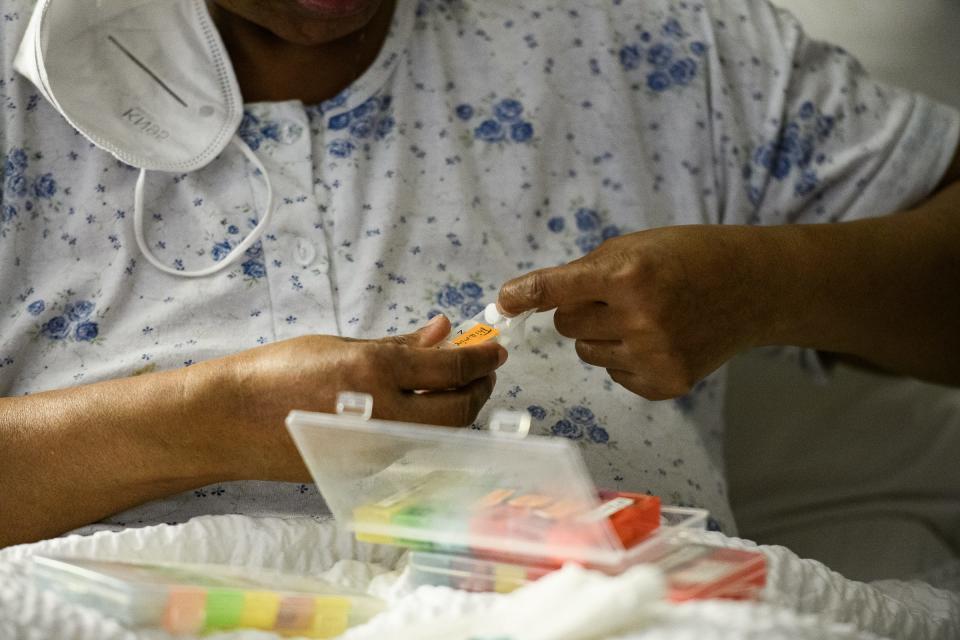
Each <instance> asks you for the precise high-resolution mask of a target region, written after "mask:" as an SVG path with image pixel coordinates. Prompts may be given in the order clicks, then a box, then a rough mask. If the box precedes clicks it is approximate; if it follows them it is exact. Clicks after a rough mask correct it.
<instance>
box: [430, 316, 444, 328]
mask: <svg viewBox="0 0 960 640" xmlns="http://www.w3.org/2000/svg"><path fill="white" fill-rule="evenodd" d="M443 318H444V315H443V314H442V313H438V314H437V315H435V316H433V317H432V318H430V322H428V323H427V326H428V327H429V326H431V325H435V324H437V323H438V322H440V320H442V319H443Z"/></svg>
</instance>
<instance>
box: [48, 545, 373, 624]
mask: <svg viewBox="0 0 960 640" xmlns="http://www.w3.org/2000/svg"><path fill="white" fill-rule="evenodd" d="M32 576H33V580H34V582H35V583H36V584H38V586H40V587H41V588H45V589H51V590H53V591H56V592H57V593H59V594H60V595H61V596H62V597H63V598H65V599H67V600H70V601H72V602H75V603H77V604H80V605H83V606H87V607H92V608H95V609H98V610H100V611H101V612H103V613H104V614H106V615H109V616H111V617H113V618H116V619H117V620H118V621H119V622H121V623H123V624H125V625H127V626H131V627H155V628H160V629H163V630H165V631H167V632H169V633H173V634H196V633H208V632H212V631H225V630H229V629H237V628H252V629H261V630H266V631H272V632H274V633H278V634H280V635H284V636H302V637H308V638H332V637H336V636H338V635H340V634H342V633H343V632H344V631H346V630H347V629H348V628H349V627H351V626H354V625H357V624H360V623H363V622H366V621H367V620H369V619H370V618H372V617H373V616H374V615H376V614H377V613H379V612H380V611H382V610H383V609H384V607H385V605H384V603H383V601H381V600H379V599H378V598H374V597H372V596H368V595H366V594H363V593H359V592H354V591H350V590H347V589H342V588H339V587H336V586H333V585H331V584H329V583H327V582H324V581H322V580H316V579H313V578H308V577H303V576H296V575H289V574H282V573H276V572H272V571H267V570H254V569H246V568H240V567H229V566H223V565H204V564H134V563H124V562H108V561H101V560H84V559H79V558H58V557H43V556H36V557H35V558H34V560H33V566H32Z"/></svg>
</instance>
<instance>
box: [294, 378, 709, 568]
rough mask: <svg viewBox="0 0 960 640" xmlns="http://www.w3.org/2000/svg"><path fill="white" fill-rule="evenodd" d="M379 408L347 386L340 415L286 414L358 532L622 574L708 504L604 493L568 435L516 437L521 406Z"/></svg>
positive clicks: (343, 518) (700, 523) (522, 421)
mask: <svg viewBox="0 0 960 640" xmlns="http://www.w3.org/2000/svg"><path fill="white" fill-rule="evenodd" d="M372 410H373V408H372V399H371V398H370V397H369V396H366V395H364V394H341V396H340V398H339V399H338V403H337V413H336V414H327V413H307V412H300V411H294V412H292V413H291V414H290V415H289V416H288V417H287V427H288V429H289V431H290V433H291V436H292V437H293V440H294V442H295V443H296V445H297V447H298V448H299V450H300V453H301V455H302V456H303V459H304V461H305V462H306V465H307V467H308V469H309V470H310V473H311V474H312V475H313V477H314V479H315V480H316V482H317V486H318V488H319V490H320V492H321V493H322V495H323V497H324V499H325V500H326V502H327V505H328V506H329V507H330V510H331V511H332V512H333V514H334V516H335V517H336V518H337V520H338V521H339V522H340V523H341V524H343V525H345V526H347V527H349V528H351V529H352V530H353V531H354V532H355V533H356V535H357V538H358V539H360V540H363V541H366V542H373V543H380V544H393V545H400V546H405V547H409V548H411V549H414V550H417V551H427V552H439V553H448V554H459V555H470V556H474V557H481V558H486V559H490V560H500V561H504V560H508V561H511V562H522V563H526V564H541V565H545V566H552V567H557V566H560V565H561V564H562V563H564V562H568V561H574V562H579V563H581V564H584V565H586V566H590V567H593V568H597V569H600V570H603V571H607V572H610V573H617V572H620V571H622V570H623V569H624V568H626V567H628V566H630V564H632V563H634V562H636V561H638V559H639V558H640V557H642V554H643V552H644V549H645V548H647V547H648V546H649V545H650V544H651V543H653V542H655V541H658V540H660V541H662V540H665V539H668V538H670V537H671V536H673V535H675V534H677V533H678V532H680V531H683V530H685V529H690V528H700V529H702V528H703V527H704V525H705V522H706V518H707V512H706V511H705V510H703V509H692V508H681V507H666V506H664V507H660V505H659V501H657V500H656V499H654V498H651V497H649V496H644V495H639V494H627V493H624V494H618V493H609V492H608V493H601V492H599V491H597V489H596V488H595V487H594V486H593V482H592V481H591V479H590V476H589V474H588V472H587V469H586V466H585V464H584V462H583V459H582V457H581V454H580V451H579V449H578V448H577V447H576V445H574V444H573V443H572V442H570V441H568V440H565V439H562V438H552V437H545V436H536V435H529V436H527V437H520V435H522V434H523V433H525V431H526V428H525V427H524V425H529V415H527V414H526V413H525V412H521V413H516V414H505V413H500V414H498V415H496V416H495V417H494V418H493V419H492V420H491V426H492V427H495V428H492V430H472V429H450V428H446V427H434V426H424V425H415V424H407V423H397V422H389V421H384V420H376V419H371V415H372ZM518 434H520V435H518ZM654 506H656V509H657V510H658V511H659V512H658V513H657V512H656V511H655V510H654Z"/></svg>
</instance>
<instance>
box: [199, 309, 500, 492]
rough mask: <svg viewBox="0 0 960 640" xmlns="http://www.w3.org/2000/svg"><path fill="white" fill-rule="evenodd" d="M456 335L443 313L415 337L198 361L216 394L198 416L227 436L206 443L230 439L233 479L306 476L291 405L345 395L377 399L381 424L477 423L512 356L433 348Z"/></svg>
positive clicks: (323, 341) (492, 350) (485, 348)
mask: <svg viewBox="0 0 960 640" xmlns="http://www.w3.org/2000/svg"><path fill="white" fill-rule="evenodd" d="M449 332H450V323H449V321H448V320H447V319H446V318H444V317H442V316H438V317H436V318H434V320H433V321H432V322H431V323H430V324H428V325H426V326H425V327H423V328H422V329H420V330H419V331H417V332H415V333H411V334H408V335H403V336H396V337H390V338H384V339H381V340H352V339H347V338H337V337H333V336H324V335H309V336H303V337H300V338H294V339H292V340H286V341H283V342H278V343H274V344H270V345H266V346H263V347H259V348H256V349H251V350H249V351H244V352H241V353H238V354H235V355H232V356H228V357H226V358H221V359H218V360H211V361H208V362H205V363H201V364H199V365H194V366H193V367H190V369H192V370H193V371H191V374H192V377H193V379H194V382H191V383H189V384H190V385H192V386H193V387H194V388H196V389H198V390H200V394H201V396H203V397H206V398H209V400H203V401H201V402H200V403H199V404H201V405H205V409H202V410H201V411H202V413H203V414H207V415H209V416H210V420H209V421H208V422H207V425H208V427H207V428H208V429H216V430H217V431H219V432H220V435H218V436H217V437H215V438H213V439H209V438H208V442H217V443H218V445H217V446H218V447H220V448H221V450H223V444H220V443H223V442H225V441H226V442H229V445H228V446H227V448H228V449H229V450H232V454H231V456H233V458H234V460H235V461H236V462H237V463H239V464H238V465H237V466H236V468H235V469H234V470H233V472H232V473H233V474H236V475H237V476H238V477H247V478H271V479H290V480H304V479H307V478H308V476H307V474H306V471H305V469H304V467H303V464H302V462H301V461H300V456H299V454H298V453H297V451H296V449H295V448H294V446H293V444H292V442H291V441H290V437H289V435H288V434H287V432H286V429H285V428H284V426H283V424H284V418H285V417H286V416H287V414H288V413H289V412H290V411H291V410H294V409H301V410H306V411H325V412H332V411H333V409H334V405H335V402H336V397H337V394H338V393H340V392H341V391H359V392H365V393H369V394H370V395H372V396H373V413H374V417H377V418H383V419H387V420H397V421H404V422H420V423H427V424H438V425H447V426H465V425H469V424H470V423H472V422H473V421H474V420H475V419H476V416H477V413H478V412H479V411H480V409H481V408H482V407H483V405H484V403H485V402H486V401H487V399H488V398H489V397H490V394H491V393H492V391H493V386H494V382H495V376H494V371H495V370H496V369H497V367H499V366H500V365H501V364H503V362H504V361H505V360H506V358H507V352H506V351H505V350H504V349H503V348H502V347H500V346H498V345H495V344H487V345H480V346H477V347H470V348H463V349H438V348H436V345H437V344H438V343H439V342H441V341H442V340H443V339H444V338H445V337H446V336H447V334H448V333H449ZM197 375H199V376H201V377H200V378H196V376H197ZM207 435H208V436H209V435H212V434H210V433H208V434H207Z"/></svg>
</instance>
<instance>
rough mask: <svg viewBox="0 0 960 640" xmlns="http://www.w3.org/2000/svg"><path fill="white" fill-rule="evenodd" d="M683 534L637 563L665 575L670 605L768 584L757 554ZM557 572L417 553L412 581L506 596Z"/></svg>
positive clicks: (734, 595) (746, 595) (744, 595)
mask: <svg viewBox="0 0 960 640" xmlns="http://www.w3.org/2000/svg"><path fill="white" fill-rule="evenodd" d="M684 538H685V537H684V536H683V535H678V536H674V537H673V538H672V539H670V540H668V541H662V540H661V541H659V542H658V543H657V544H650V545H647V546H646V549H645V551H644V553H643V555H642V557H641V558H639V559H638V561H642V562H645V563H649V564H653V565H655V566H657V567H659V568H660V569H661V570H663V572H664V576H665V578H666V582H667V594H668V596H667V597H668V598H669V599H670V600H672V601H674V602H683V601H686V600H700V599H704V598H727V599H736V600H751V599H755V598H757V597H758V596H759V594H760V591H761V590H762V589H763V587H764V585H765V583H766V556H764V554H763V553H761V552H759V551H744V550H739V549H726V548H722V547H713V546H709V545H705V544H701V543H699V542H696V541H691V540H686V539H684ZM555 570H556V567H549V566H543V565H537V564H522V563H515V562H500V561H496V560H489V559H484V558H475V557H470V556H460V555H455V554H443V553H431V552H424V551H415V552H414V553H412V554H411V555H410V564H409V572H410V581H411V583H412V584H413V585H414V586H422V585H433V586H442V587H451V588H453V589H462V590H464V591H477V592H485V591H495V592H497V593H510V592H511V591H514V590H516V589H519V588H520V587H522V586H524V585H526V584H529V583H530V582H533V581H535V580H539V579H540V578H542V577H544V576H546V575H547V574H549V573H551V572H553V571H555Z"/></svg>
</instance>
